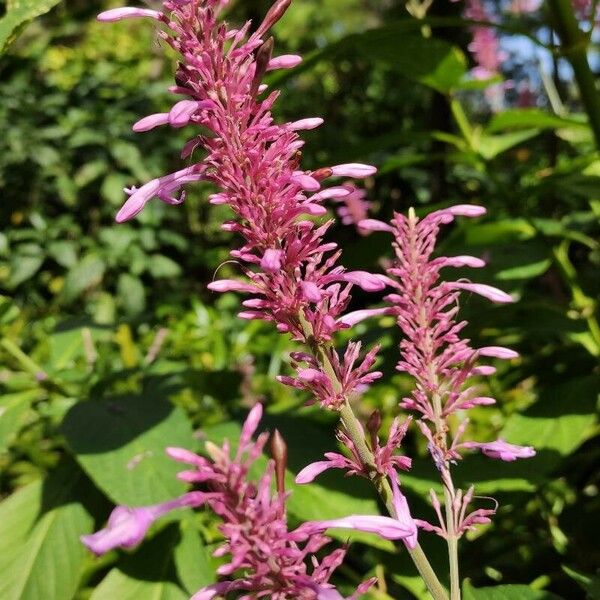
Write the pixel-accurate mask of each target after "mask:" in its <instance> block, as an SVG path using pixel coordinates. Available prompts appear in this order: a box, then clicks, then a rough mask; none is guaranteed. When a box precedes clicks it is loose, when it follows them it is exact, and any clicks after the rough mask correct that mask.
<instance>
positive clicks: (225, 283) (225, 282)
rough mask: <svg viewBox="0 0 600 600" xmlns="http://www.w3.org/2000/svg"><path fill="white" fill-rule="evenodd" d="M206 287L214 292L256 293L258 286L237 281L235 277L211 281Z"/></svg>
mask: <svg viewBox="0 0 600 600" xmlns="http://www.w3.org/2000/svg"><path fill="white" fill-rule="evenodd" d="M206 287H208V289H209V290H211V291H213V292H245V293H247V294H255V293H256V291H257V290H256V288H255V287H254V286H253V285H250V284H248V283H244V282H243V281H236V280H235V279H219V280H218V281H213V282H212V283H209V284H208V285H207V286H206Z"/></svg>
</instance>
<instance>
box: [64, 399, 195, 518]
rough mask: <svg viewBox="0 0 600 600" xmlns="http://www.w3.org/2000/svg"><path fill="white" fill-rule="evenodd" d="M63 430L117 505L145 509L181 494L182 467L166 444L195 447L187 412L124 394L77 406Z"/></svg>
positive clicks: (73, 447)
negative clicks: (169, 454)
mask: <svg viewBox="0 0 600 600" xmlns="http://www.w3.org/2000/svg"><path fill="white" fill-rule="evenodd" d="M63 430H64V433H65V435H66V437H67V440H68V442H69V445H70V447H71V449H72V450H73V452H74V454H75V456H76V458H77V460H78V461H79V463H80V464H81V466H82V467H83V469H84V470H85V471H86V473H88V475H89V476H90V477H91V479H92V480H93V481H94V483H95V484H96V485H97V486H98V487H99V488H100V489H101V490H102V491H104V492H105V493H106V495H107V496H109V497H110V498H111V500H113V501H114V502H115V503H116V504H126V505H129V506H141V505H145V504H153V503H156V502H164V501H166V500H169V499H172V498H174V497H175V496H178V495H179V494H181V493H182V492H183V491H184V490H185V486H184V485H183V484H182V483H181V482H180V481H178V480H177V473H178V471H180V470H181V468H180V465H179V464H178V463H176V462H175V461H173V460H171V459H170V458H168V457H167V456H166V454H165V447H167V446H182V447H186V448H191V447H193V446H194V439H193V435H192V430H191V427H190V423H189V421H188V419H187V417H186V415H185V413H184V412H183V411H182V410H181V409H180V408H177V407H175V406H173V405H171V404H170V403H168V402H166V401H164V400H161V399H159V398H156V397H154V396H150V395H148V396H144V397H138V396H121V397H115V398H106V399H103V400H88V401H87V402H80V403H79V404H76V405H75V406H74V407H73V408H72V409H71V410H70V411H69V413H68V414H67V416H66V418H65V421H64V424H63Z"/></svg>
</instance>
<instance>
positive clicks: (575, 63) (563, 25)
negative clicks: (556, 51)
mask: <svg viewBox="0 0 600 600" xmlns="http://www.w3.org/2000/svg"><path fill="white" fill-rule="evenodd" d="M548 9H549V10H550V15H551V17H552V20H553V22H554V26H555V28H556V31H557V33H558V35H559V37H560V41H561V47H560V51H561V54H562V55H563V56H564V57H565V58H566V59H567V60H568V61H569V63H570V64H571V66H572V67H573V73H574V75H575V81H576V82H577V87H578V88H579V95H580V97H581V102H582V104H583V107H584V108H585V111H586V113H587V115H588V118H589V121H590V126H591V128H592V131H593V133H594V139H595V141H596V147H597V149H598V150H600V95H599V94H598V90H597V89H596V79H595V77H594V74H593V73H592V70H591V69H590V65H589V62H588V58H587V49H588V43H589V39H588V36H587V35H586V34H585V32H583V31H582V30H581V29H580V28H579V23H578V22H577V19H576V18H575V13H574V12H573V6H572V5H571V1H570V0H548Z"/></svg>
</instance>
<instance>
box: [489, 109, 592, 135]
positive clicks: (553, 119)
mask: <svg viewBox="0 0 600 600" xmlns="http://www.w3.org/2000/svg"><path fill="white" fill-rule="evenodd" d="M563 127H575V128H581V129H586V128H587V127H588V125H587V123H585V122H583V121H579V120H577V119H574V118H568V117H558V116H556V115H553V114H552V113H549V112H546V111H543V110H540V109H539V108H521V109H512V110H505V111H502V112H499V113H497V114H495V115H494V116H493V117H492V119H491V120H490V123H489V125H488V126H487V127H486V132H487V133H496V132H498V131H506V130H507V129H531V128H535V129H559V128H563Z"/></svg>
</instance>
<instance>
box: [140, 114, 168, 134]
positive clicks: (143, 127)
mask: <svg viewBox="0 0 600 600" xmlns="http://www.w3.org/2000/svg"><path fill="white" fill-rule="evenodd" d="M168 122H169V113H156V114H154V115H148V116H147V117H144V118H143V119H140V120H139V121H137V122H136V123H134V124H133V127H132V128H131V129H133V131H135V132H136V133H141V132H143V131H150V130H151V129H154V128H155V127H158V126H159V125H166V124H167V123H168Z"/></svg>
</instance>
